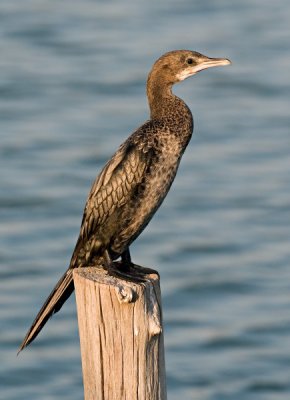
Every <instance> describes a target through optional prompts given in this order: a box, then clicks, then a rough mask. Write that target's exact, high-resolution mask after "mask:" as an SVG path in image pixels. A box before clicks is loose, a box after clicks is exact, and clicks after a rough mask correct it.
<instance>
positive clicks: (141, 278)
mask: <svg viewBox="0 0 290 400" xmlns="http://www.w3.org/2000/svg"><path fill="white" fill-rule="evenodd" d="M119 264H121V263H120V262H114V263H112V264H111V265H110V266H107V267H106V269H107V271H108V274H109V275H110V276H113V277H114V278H118V279H122V280H125V281H128V282H133V283H144V282H146V281H147V279H146V275H144V274H140V273H138V274H137V273H136V272H135V271H134V270H133V269H132V267H131V266H130V267H128V266H126V269H124V268H122V266H121V268H120V265H119Z"/></svg>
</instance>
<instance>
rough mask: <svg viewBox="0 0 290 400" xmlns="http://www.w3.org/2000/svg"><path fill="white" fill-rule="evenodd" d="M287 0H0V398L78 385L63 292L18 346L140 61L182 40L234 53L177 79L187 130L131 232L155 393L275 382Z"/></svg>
mask: <svg viewBox="0 0 290 400" xmlns="http://www.w3.org/2000/svg"><path fill="white" fill-rule="evenodd" d="M289 17H290V5H289V2H287V1H286V0H277V1H276V2H270V1H264V0H263V1H262V0H254V1H241V0H238V1H236V2H232V1H229V0H222V1H219V2H205V1H203V2H192V1H191V0H181V1H178V2H176V1H159V2H155V3H153V2H133V1H129V0H124V1H122V2H115V1H111V2H102V1H99V2H92V1H89V0H85V1H82V2H80V1H76V0H74V1H72V0H70V1H68V0H64V1H62V2H51V1H48V0H42V1H40V2H39V1H36V0H27V1H23V0H21V1H20V0H18V1H17V0H14V1H13V2H12V1H10V2H2V3H1V5H0V22H1V24H0V29H1V42H0V53H1V60H0V64H1V78H0V123H1V147H0V155H1V156H0V168H1V175H0V179H1V182H0V185H1V193H0V220H1V225H0V230H1V249H0V262H1V280H0V282H1V283H0V302H1V307H0V318H1V333H0V335H1V340H0V346H1V347H0V352H1V364H0V381H1V383H0V384H1V398H3V399H5V400H18V399H21V400H25V399H30V400H31V399H40V398H41V399H42V400H47V399H56V398H57V399H70V400H72V399H80V398H82V397H83V391H82V390H83V389H82V377H81V364H80V354H79V343H78V333H77V322H76V313H75V305H74V298H73V297H72V299H70V300H69V301H68V303H67V304H66V305H65V306H64V308H63V309H62V311H61V313H59V314H57V315H56V316H55V317H54V318H53V319H52V320H51V321H50V322H49V323H48V325H47V326H46V327H45V329H44V331H43V332H42V333H41V336H40V337H39V339H38V340H37V341H36V342H35V343H34V344H33V345H32V346H31V347H30V348H29V349H27V350H26V351H25V352H23V353H22V354H21V355H20V356H19V357H16V351H17V348H18V346H19V344H20V342H21V341H22V339H23V336H24V334H25V332H26V329H27V328H28V326H29V325H30V323H31V321H32V319H33V318H34V316H35V314H36V312H37V311H38V309H39V307H40V306H41V304H42V302H43V300H44V299H45V298H46V296H47V294H48V293H49V291H50V290H51V288H52V287H53V285H54V283H55V282H56V280H57V279H58V278H59V276H60V275H61V274H62V272H63V271H64V269H65V268H66V266H67V264H68V262H69V258H70V255H71V252H72V250H73V247H74V244H75V241H76V238H77V235H78V230H79V225H80V221H81V215H82V210H83V206H84V202H85V199H86V196H87V193H88V191H89V188H90V185H91V183H92V181H93V179H94V178H95V176H96V174H97V172H98V171H99V170H100V168H101V166H102V165H103V164H104V162H105V161H106V160H107V158H108V157H110V156H111V154H112V152H113V151H114V150H115V149H116V148H117V146H118V145H119V144H120V143H121V142H122V141H123V140H124V139H125V138H126V137H127V136H128V134H129V133H130V132H132V131H133V129H135V128H136V127H138V126H139V125H140V124H141V123H142V122H143V121H144V120H145V119H146V118H147V116H148V114H147V103H146V98H145V93H144V85H145V80H146V75H147V73H148V71H149V69H150V67H151V65H152V63H153V62H154V60H155V59H156V58H157V57H158V56H159V55H160V54H162V53H163V52H165V51H167V50H171V49H176V48H190V49H195V50H198V51H201V52H204V53H205V54H207V55H209V56H216V57H228V58H230V59H231V60H232V61H233V66H232V67H230V68H229V67H227V68H220V69H211V70H209V71H205V72H203V73H202V74H199V75H198V76H196V77H193V78H191V79H189V80H187V81H186V82H184V83H182V84H181V85H179V86H178V87H176V89H175V92H176V93H177V94H178V95H179V96H181V97H182V98H183V99H185V101H186V102H187V104H188V105H189V107H190V108H191V110H192V111H193V114H194V116H195V135H194V137H193V139H192V141H191V143H190V145H189V147H188V149H187V152H186V154H185V156H184V158H183V162H182V165H181V168H180V171H179V174H178V176H177V179H176V182H175V184H174V185H173V187H172V190H171V192H170V195H169V196H168V198H167V199H166V201H165V203H164V205H163V207H162V208H161V209H160V211H159V212H158V215H156V217H155V219H154V220H153V221H152V223H151V224H150V225H149V226H148V228H147V230H146V231H145V232H144V234H143V235H142V236H141V237H140V238H139V240H138V241H136V243H135V244H134V245H133V246H132V255H133V259H134V260H135V261H136V262H138V263H140V264H142V265H145V266H151V267H155V268H157V269H158V270H159V271H160V274H161V280H162V281H161V282H162V292H163V309H164V320H165V342H166V367H167V378H168V397H169V399H171V400H176V399H180V398H182V399H184V400H191V399H198V400H228V399H235V400H252V399H253V400H260V399H261V400H282V399H289V395H290V297H289V282H290V269H289V258H290V246H289V239H290V200H289V198H290V184H289V168H290V134H289V125H290V118H289V109H290V101H289V90H290V79H289V62H290V55H289V36H290V26H289ZM108 139H109V140H108Z"/></svg>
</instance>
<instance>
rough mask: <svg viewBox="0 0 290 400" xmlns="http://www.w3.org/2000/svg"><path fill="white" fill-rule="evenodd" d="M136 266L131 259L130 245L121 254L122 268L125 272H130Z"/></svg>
mask: <svg viewBox="0 0 290 400" xmlns="http://www.w3.org/2000/svg"><path fill="white" fill-rule="evenodd" d="M133 266H134V264H133V263H132V260H131V254H130V250H129V247H128V248H127V249H126V250H125V251H124V252H123V253H122V254H121V263H120V269H121V270H122V271H124V272H129V271H130V269H131V268H132V267H133Z"/></svg>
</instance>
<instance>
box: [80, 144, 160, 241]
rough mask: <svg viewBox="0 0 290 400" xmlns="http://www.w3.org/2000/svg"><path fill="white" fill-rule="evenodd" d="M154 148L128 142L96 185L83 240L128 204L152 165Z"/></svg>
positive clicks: (89, 200)
mask: <svg viewBox="0 0 290 400" xmlns="http://www.w3.org/2000/svg"><path fill="white" fill-rule="evenodd" d="M151 159H152V151H151V150H150V148H148V147H146V148H145V146H140V145H138V144H135V143H134V142H133V141H126V142H125V143H124V144H123V145H121V147H120V148H119V149H118V151H117V152H116V153H115V155H114V156H113V157H112V158H111V160H109V161H108V163H107V164H106V165H105V167H104V168H103V170H102V172H101V173H100V175H99V176H98V178H97V179H96V181H95V182H94V184H93V186H92V189H91V191H90V193H89V196H88V200H87V203H86V207H85V211H84V216H83V221H82V226H81V232H80V239H81V240H86V239H88V238H89V237H90V235H91V234H92V233H94V231H95V228H96V227H97V226H98V225H101V224H104V223H105V221H106V219H107V218H108V217H109V216H110V215H111V214H112V213H113V212H114V211H115V210H116V209H117V208H119V207H121V206H122V205H124V204H125V203H126V201H128V199H129V196H130V193H131V192H132V191H134V189H135V188H136V186H137V185H138V184H139V183H140V182H141V181H142V179H143V177H144V171H145V170H146V168H148V166H149V165H150V163H151Z"/></svg>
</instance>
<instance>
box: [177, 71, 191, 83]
mask: <svg viewBox="0 0 290 400" xmlns="http://www.w3.org/2000/svg"><path fill="white" fill-rule="evenodd" d="M194 74H195V71H192V70H189V69H187V70H184V71H182V72H180V73H179V74H177V75H176V78H177V79H178V80H179V81H184V79H186V78H188V77H189V76H191V75H194Z"/></svg>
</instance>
